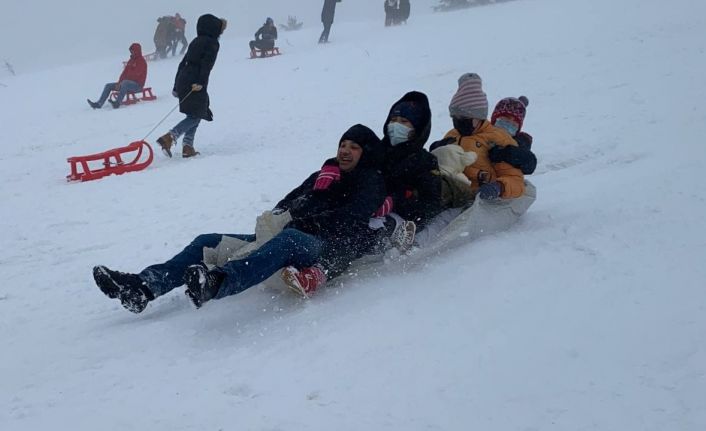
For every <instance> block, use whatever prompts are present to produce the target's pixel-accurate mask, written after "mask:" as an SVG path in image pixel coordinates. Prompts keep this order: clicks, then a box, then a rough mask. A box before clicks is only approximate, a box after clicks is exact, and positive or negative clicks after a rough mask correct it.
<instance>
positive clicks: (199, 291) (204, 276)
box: [184, 263, 225, 308]
mask: <svg viewBox="0 0 706 431" xmlns="http://www.w3.org/2000/svg"><path fill="white" fill-rule="evenodd" d="M224 278H225V275H224V274H223V273H222V272H221V271H219V270H213V271H209V270H208V268H206V265H204V264H203V263H200V264H198V265H191V266H190V267H188V268H186V271H185V272H184V284H186V296H188V297H189V299H191V302H193V303H194V305H195V306H196V308H201V306H202V305H203V304H204V302H206V301H209V300H211V299H213V298H214V297H215V296H216V295H217V294H218V290H219V289H220V288H221V283H223V279H224Z"/></svg>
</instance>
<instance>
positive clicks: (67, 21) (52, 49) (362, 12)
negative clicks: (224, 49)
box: [0, 0, 439, 76]
mask: <svg viewBox="0 0 706 431" xmlns="http://www.w3.org/2000/svg"><path fill="white" fill-rule="evenodd" d="M2 3H3V6H2V13H0V41H2V42H1V43H2V45H0V63H4V62H5V61H7V62H9V63H10V64H12V66H13V67H14V69H15V71H16V73H18V74H20V73H27V72H31V71H35V70H39V69H46V68H47V67H50V66H57V65H68V64H76V63H81V62H85V61H89V60H97V59H101V58H105V57H115V56H116V55H123V54H124V56H125V57H126V58H127V57H128V56H129V53H128V46H129V45H130V43H132V42H139V43H141V44H142V46H143V52H145V53H148V52H153V51H154V43H153V42H152V37H153V35H154V30H155V28H156V26H157V18H158V17H160V16H164V15H174V14H175V13H177V12H178V13H180V14H181V15H182V16H183V17H184V18H185V19H186V20H187V28H186V37H187V39H188V40H189V41H191V39H192V38H194V37H195V36H196V28H195V25H196V20H197V19H198V17H199V15H201V14H204V13H212V14H214V15H217V16H219V17H223V18H226V19H227V20H228V29H227V31H226V33H225V34H224V35H223V36H222V39H223V40H224V41H227V40H228V39H232V38H237V37H247V36H248V35H252V34H254V33H255V31H257V29H258V27H259V26H260V25H262V23H263V22H264V20H265V18H266V17H268V16H270V17H272V18H273V19H274V20H275V23H276V24H277V25H279V24H283V23H285V22H286V21H287V16H288V15H294V16H296V17H297V19H298V20H299V21H302V22H303V23H304V28H312V27H316V28H321V7H322V5H323V0H297V1H292V0H213V1H202V2H194V1H193V0H149V1H141V0H122V1H121V2H113V1H105V0H102V1H94V2H86V1H85V0H63V1H61V2H50V1H22V0H3V2H2ZM438 3H439V2H438V1H437V0H412V2H411V4H412V14H411V16H410V23H412V22H414V18H415V15H420V14H429V13H432V9H431V6H432V5H435V4H438ZM28 10H30V11H31V12H28ZM384 18H385V14H384V11H383V0H342V2H341V3H338V6H337V8H336V19H335V22H334V27H333V32H332V35H333V36H332V38H333V37H335V28H336V25H337V24H341V23H345V22H356V21H371V24H374V22H376V21H375V20H377V21H379V24H380V26H382V25H383V21H384ZM286 39H287V33H286V32H284V31H282V33H281V34H280V45H283V46H286V45H287V40H286ZM314 43H316V40H312V44H314ZM247 51H248V48H247V46H244V47H243V52H245V53H247ZM6 73H8V72H7V70H6V69H5V68H4V67H2V72H0V76H2V75H5V74H6Z"/></svg>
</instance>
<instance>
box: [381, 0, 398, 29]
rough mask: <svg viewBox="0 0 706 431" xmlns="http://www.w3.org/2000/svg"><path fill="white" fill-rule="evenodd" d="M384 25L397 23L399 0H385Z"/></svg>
mask: <svg viewBox="0 0 706 431" xmlns="http://www.w3.org/2000/svg"><path fill="white" fill-rule="evenodd" d="M384 6H385V27H389V26H391V25H394V24H397V15H398V13H399V7H400V5H399V0H385V4H384Z"/></svg>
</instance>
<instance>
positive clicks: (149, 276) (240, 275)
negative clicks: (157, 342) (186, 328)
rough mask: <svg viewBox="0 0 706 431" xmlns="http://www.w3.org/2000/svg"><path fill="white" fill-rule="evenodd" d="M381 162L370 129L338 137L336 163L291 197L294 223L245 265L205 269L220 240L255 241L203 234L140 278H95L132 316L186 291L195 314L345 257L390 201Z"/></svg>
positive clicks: (104, 274) (99, 270)
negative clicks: (207, 253) (291, 270)
mask: <svg viewBox="0 0 706 431" xmlns="http://www.w3.org/2000/svg"><path fill="white" fill-rule="evenodd" d="M382 157H383V151H382V146H381V145H380V140H379V139H378V137H377V136H376V135H375V133H374V132H373V131H372V130H370V129H369V128H367V127H365V126H363V125H360V124H357V125H355V126H353V127H351V128H350V129H348V131H346V132H345V133H344V134H343V136H342V137H341V139H340V141H339V144H338V150H337V156H336V158H335V159H330V160H327V161H326V163H325V164H324V168H322V169H321V170H320V171H317V172H315V173H313V174H312V175H311V176H309V178H307V179H306V180H305V181H304V183H303V184H302V185H301V186H299V187H297V188H296V189H294V190H293V191H292V192H290V193H289V194H288V195H287V196H286V197H285V198H284V199H283V200H282V201H280V202H279V203H278V207H279V208H280V209H282V210H285V209H286V210H288V211H289V212H290V214H291V216H292V221H291V222H290V223H289V224H288V225H287V226H286V227H285V229H284V230H283V231H281V232H280V233H278V234H277V235H275V236H274V237H273V238H272V239H271V240H269V241H267V242H266V243H264V244H263V245H262V246H261V247H260V248H259V249H257V250H254V251H253V252H251V253H250V254H249V255H247V256H246V257H244V258H240V259H234V260H229V261H227V262H226V263H225V264H223V265H222V266H216V267H213V268H211V269H209V268H208V267H207V266H206V265H205V264H204V263H203V259H204V256H203V250H204V247H210V248H214V247H216V246H217V245H218V244H219V243H220V242H221V240H224V239H223V237H224V236H225V237H232V238H238V239H240V240H242V241H248V242H252V241H255V236H254V235H238V234H226V235H223V234H205V235H199V236H198V237H196V238H195V239H194V240H193V241H192V242H191V244H189V245H188V246H187V247H186V248H185V249H184V250H183V251H182V252H180V253H179V254H177V255H176V256H174V257H173V258H171V259H169V260H168V261H167V262H165V263H161V264H157V265H151V266H149V267H147V268H145V269H144V270H143V271H141V272H140V273H139V274H128V273H122V272H118V271H113V270H111V269H109V268H107V267H105V266H96V267H95V268H93V277H94V280H95V282H96V284H97V285H98V287H99V288H100V290H101V291H102V292H103V293H104V294H105V295H106V296H108V297H109V298H115V299H119V300H120V303H121V304H122V305H123V307H125V308H126V309H128V310H129V311H132V312H134V313H140V312H142V311H143V310H144V309H145V307H146V306H147V304H148V302H150V301H152V300H154V299H155V298H156V297H158V296H161V295H164V294H166V293H167V292H170V291H171V290H173V289H174V288H176V287H179V286H181V285H182V284H186V286H187V288H186V294H187V295H188V296H189V298H190V299H191V301H192V302H193V303H194V305H195V306H196V307H197V308H198V307H201V305H203V303H205V302H206V301H209V300H211V299H221V298H225V297H226V296H230V295H235V294H237V293H240V292H242V291H244V290H246V289H248V288H250V287H252V286H254V285H256V284H258V283H261V282H262V281H264V280H266V279H267V278H269V277H270V276H271V275H272V274H274V273H275V272H276V271H278V270H279V269H281V268H283V267H286V266H288V265H292V266H294V267H295V268H305V267H309V266H311V265H313V264H314V263H316V262H318V261H319V260H320V259H321V258H322V256H324V255H326V256H333V258H334V259H335V257H336V255H337V253H336V252H337V251H339V252H340V253H348V252H349V250H351V249H356V248H357V247H359V246H360V245H359V242H358V241H357V237H358V236H359V235H360V232H362V231H364V230H365V229H367V224H368V219H369V218H370V215H371V214H372V213H373V212H374V211H375V210H376V209H377V208H378V207H379V206H380V205H381V203H382V202H383V200H384V199H385V182H384V180H383V178H382V174H381V173H380V170H379V165H380V162H381V160H382Z"/></svg>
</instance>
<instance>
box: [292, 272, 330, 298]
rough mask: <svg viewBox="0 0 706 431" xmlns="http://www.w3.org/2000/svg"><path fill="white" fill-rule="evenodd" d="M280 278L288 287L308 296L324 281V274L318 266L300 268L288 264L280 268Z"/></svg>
mask: <svg viewBox="0 0 706 431" xmlns="http://www.w3.org/2000/svg"><path fill="white" fill-rule="evenodd" d="M282 280H284V284H286V285H287V287H289V288H290V289H292V290H293V291H295V292H297V293H298V294H300V295H302V296H303V297H305V298H309V297H310V296H311V295H313V294H314V292H316V289H318V288H319V287H320V286H323V285H324V284H325V283H326V274H324V271H323V270H322V269H321V268H320V267H318V266H310V267H308V268H304V269H301V270H298V269H296V268H295V267H293V266H288V267H286V268H284V269H283V270H282Z"/></svg>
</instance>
